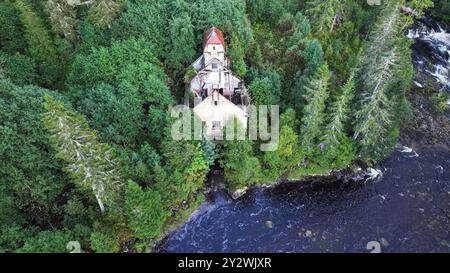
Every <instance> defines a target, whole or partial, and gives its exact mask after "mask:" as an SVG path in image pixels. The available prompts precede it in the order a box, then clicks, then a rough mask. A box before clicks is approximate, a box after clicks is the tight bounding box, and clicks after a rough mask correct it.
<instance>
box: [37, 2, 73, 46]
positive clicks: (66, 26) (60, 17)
mask: <svg viewBox="0 0 450 273" xmlns="http://www.w3.org/2000/svg"><path fill="white" fill-rule="evenodd" d="M44 8H45V11H46V13H47V14H48V17H49V20H50V25H51V27H52V30H53V32H54V33H56V34H57V35H61V36H63V37H64V38H65V39H67V40H69V41H71V42H74V41H75V40H76V39H77V34H76V31H75V28H76V25H77V23H78V20H77V14H76V10H75V7H74V6H72V5H70V4H69V3H68V1H67V0H47V1H45V2H44Z"/></svg>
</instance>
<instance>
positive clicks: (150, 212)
mask: <svg viewBox="0 0 450 273" xmlns="http://www.w3.org/2000/svg"><path fill="white" fill-rule="evenodd" d="M125 211H126V214H127V217H128V223H129V225H130V228H131V230H133V232H134V234H135V236H136V237H137V238H140V239H147V238H155V237H157V236H158V235H159V234H160V233H161V229H162V226H163V223H164V218H165V215H164V210H163V207H162V201H161V196H160V194H159V193H158V192H155V191H153V190H152V189H146V190H143V189H141V187H140V186H139V185H138V184H136V183H134V182H132V181H130V182H128V184H127V187H126V190H125Z"/></svg>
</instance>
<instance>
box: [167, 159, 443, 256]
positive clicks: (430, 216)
mask: <svg viewBox="0 0 450 273" xmlns="http://www.w3.org/2000/svg"><path fill="white" fill-rule="evenodd" d="M378 169H379V170H381V171H382V175H381V176H379V177H377V178H375V179H365V180H360V181H353V180H350V181H348V182H344V181H333V182H330V181H325V182H314V183H307V185H303V186H301V185H300V183H289V184H284V185H282V186H279V187H277V188H275V189H255V190H253V191H251V192H249V193H248V194H246V195H245V196H244V197H242V198H241V199H239V200H237V201H231V200H230V199H229V198H228V197H227V195H226V194H225V193H224V192H216V193H214V194H213V200H212V201H209V202H207V203H205V204H203V205H202V206H201V207H200V208H199V210H198V211H197V212H195V213H194V215H193V216H192V217H191V219H190V220H189V221H188V222H187V223H186V224H184V225H183V226H182V227H180V228H179V229H178V230H176V231H175V232H173V233H172V234H170V235H169V237H168V238H167V239H166V240H165V242H164V243H163V245H162V246H161V251H162V252H370V250H368V244H374V245H375V247H376V248H377V249H379V250H380V251H381V252H450V153H448V152H423V153H420V155H419V156H418V157H415V152H412V153H402V152H400V151H397V152H396V153H394V154H393V155H392V157H391V158H390V159H389V160H387V161H386V162H385V163H384V164H383V165H381V166H380V167H379V168H378ZM370 249H372V248H370Z"/></svg>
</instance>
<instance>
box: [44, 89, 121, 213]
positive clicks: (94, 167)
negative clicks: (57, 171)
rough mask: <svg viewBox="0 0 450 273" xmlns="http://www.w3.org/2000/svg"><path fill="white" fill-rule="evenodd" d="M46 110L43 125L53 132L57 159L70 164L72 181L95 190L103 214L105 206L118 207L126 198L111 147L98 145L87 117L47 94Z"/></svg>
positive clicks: (84, 188)
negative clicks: (70, 109)
mask: <svg viewBox="0 0 450 273" xmlns="http://www.w3.org/2000/svg"><path fill="white" fill-rule="evenodd" d="M44 107H45V109H46V110H47V113H46V114H45V115H44V116H43V119H42V120H43V123H44V126H45V127H46V128H47V130H48V131H49V132H50V133H51V137H50V140H51V142H52V145H53V147H54V149H55V150H56V152H57V157H58V158H59V159H61V160H63V161H64V162H66V163H67V166H66V167H65V171H66V172H67V173H68V174H69V175H70V176H71V178H72V180H73V182H74V183H75V184H76V185H77V186H78V187H80V188H81V189H83V190H88V191H93V193H94V195H95V198H96V200H97V203H98V205H99V207H100V210H101V211H102V212H105V211H106V207H105V206H110V207H114V206H116V207H117V205H118V203H117V202H118V201H120V200H121V198H122V197H123V196H122V190H123V178H122V175H121V172H120V166H119V162H118V161H117V160H116V158H115V157H114V155H113V152H112V150H111V148H110V147H109V145H107V144H104V143H101V142H99V141H98V139H97V132H96V131H94V130H92V129H90V128H89V126H88V124H87V122H86V120H85V118H84V117H83V116H82V115H81V114H79V113H77V112H73V111H69V110H66V109H65V107H64V105H63V103H61V102H58V101H56V100H55V99H53V98H52V97H51V96H49V95H47V96H46V102H45V104H44Z"/></svg>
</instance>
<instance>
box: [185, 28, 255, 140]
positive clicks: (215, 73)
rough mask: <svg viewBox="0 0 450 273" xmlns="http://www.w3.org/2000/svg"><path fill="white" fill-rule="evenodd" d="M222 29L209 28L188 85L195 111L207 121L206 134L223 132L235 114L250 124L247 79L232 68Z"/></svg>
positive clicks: (240, 119) (244, 125) (205, 122)
mask: <svg viewBox="0 0 450 273" xmlns="http://www.w3.org/2000/svg"><path fill="white" fill-rule="evenodd" d="M226 49H227V48H226V44H225V40H224V37H223V33H222V31H220V30H219V29H217V28H215V27H213V28H211V29H209V30H208V31H206V33H205V38H204V40H203V54H202V55H201V56H200V57H199V58H198V59H197V60H196V61H195V62H194V63H193V64H192V67H193V69H194V70H195V72H196V75H195V76H194V77H193V78H192V80H191V81H190V83H189V86H188V88H187V92H189V93H191V96H186V99H187V100H188V101H187V102H186V103H187V104H189V97H191V99H193V105H194V113H195V114H196V115H197V116H198V117H199V118H200V119H201V120H202V122H203V123H204V125H205V131H204V133H206V135H208V136H212V137H216V136H220V135H222V132H223V128H224V126H225V125H226V123H227V122H228V120H230V119H231V118H233V117H236V118H237V120H238V121H239V122H240V123H241V125H242V126H243V127H244V128H247V119H248V110H247V107H248V105H249V104H250V101H249V96H248V93H247V89H246V88H245V86H244V82H243V81H242V80H241V79H239V78H238V77H236V76H234V75H233V73H232V71H231V70H230V64H231V61H230V59H229V58H227V56H226Z"/></svg>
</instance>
